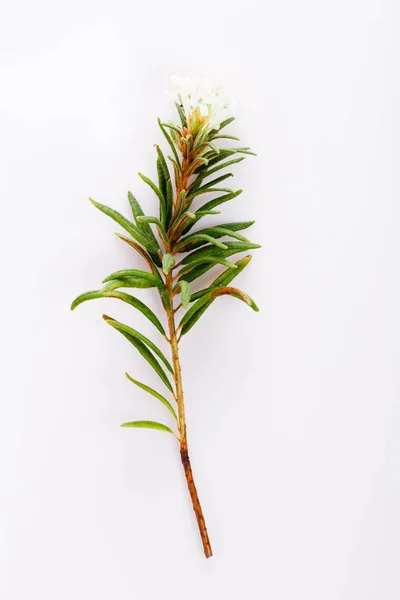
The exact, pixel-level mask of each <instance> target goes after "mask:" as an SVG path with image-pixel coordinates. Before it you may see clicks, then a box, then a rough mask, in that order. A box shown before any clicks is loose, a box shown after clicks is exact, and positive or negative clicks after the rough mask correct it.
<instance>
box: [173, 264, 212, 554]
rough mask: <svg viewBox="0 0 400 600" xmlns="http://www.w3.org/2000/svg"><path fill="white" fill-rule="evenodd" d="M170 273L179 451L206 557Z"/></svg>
mask: <svg viewBox="0 0 400 600" xmlns="http://www.w3.org/2000/svg"><path fill="white" fill-rule="evenodd" d="M172 286H173V281H172V275H171V273H169V274H168V275H167V276H166V288H167V294H168V297H169V299H170V303H171V309H170V310H168V311H167V316H168V329H169V338H170V345H171V352H172V364H173V367H174V380H175V389H176V400H177V403H178V427H179V441H180V452H181V460H182V465H183V469H184V471H185V476H186V480H187V484H188V488H189V493H190V497H191V499H192V504H193V510H194V512H195V515H196V519H197V524H198V526H199V531H200V536H201V541H202V543H203V549H204V554H205V556H206V558H210V556H212V550H211V544H210V540H209V538H208V533H207V527H206V522H205V520H204V515H203V511H202V508H201V505H200V500H199V497H198V494H197V489H196V486H195V483H194V479H193V472H192V467H191V464H190V459H189V453H188V443H187V434H186V415H185V403H184V398H183V387H182V370H181V365H180V361H179V350H178V338H177V333H176V326H175V313H174V308H173V292H172Z"/></svg>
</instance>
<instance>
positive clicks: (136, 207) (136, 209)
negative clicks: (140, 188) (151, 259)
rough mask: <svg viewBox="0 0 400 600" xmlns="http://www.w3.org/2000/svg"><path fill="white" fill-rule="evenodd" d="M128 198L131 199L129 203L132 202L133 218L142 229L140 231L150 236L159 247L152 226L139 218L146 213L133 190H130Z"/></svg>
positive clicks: (153, 243) (150, 239) (152, 241)
mask: <svg viewBox="0 0 400 600" xmlns="http://www.w3.org/2000/svg"><path fill="white" fill-rule="evenodd" d="M128 200H129V204H130V207H131V210H132V214H133V218H134V219H135V222H136V225H137V227H138V229H140V231H141V232H142V233H143V235H144V236H146V237H147V238H149V241H150V243H151V244H152V245H153V246H154V247H157V248H158V242H157V239H156V237H155V235H154V233H153V232H152V230H151V227H150V226H149V225H147V224H146V223H142V222H141V221H140V219H139V217H141V216H143V215H144V212H143V210H142V208H141V206H140V204H139V202H138V201H137V200H136V198H135V196H134V195H133V194H132V192H128Z"/></svg>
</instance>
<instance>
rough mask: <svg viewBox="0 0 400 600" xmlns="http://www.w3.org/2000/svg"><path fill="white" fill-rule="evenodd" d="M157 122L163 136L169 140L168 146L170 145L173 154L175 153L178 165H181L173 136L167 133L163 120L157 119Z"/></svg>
mask: <svg viewBox="0 0 400 600" xmlns="http://www.w3.org/2000/svg"><path fill="white" fill-rule="evenodd" d="M157 122H158V125H159V127H160V129H161V131H162V132H163V134H164V137H165V139H166V140H167V142H168V144H169V146H170V148H171V150H172V152H173V153H174V156H175V160H176V162H177V163H178V165H179V156H178V153H177V151H176V148H175V144H174V142H173V141H172V139H171V136H170V135H169V134H168V133H167V131H166V130H165V127H164V126H163V124H162V123H161V119H157Z"/></svg>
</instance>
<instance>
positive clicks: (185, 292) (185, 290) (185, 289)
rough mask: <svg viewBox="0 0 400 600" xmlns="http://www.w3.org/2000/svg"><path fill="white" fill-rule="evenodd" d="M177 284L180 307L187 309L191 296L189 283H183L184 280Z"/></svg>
mask: <svg viewBox="0 0 400 600" xmlns="http://www.w3.org/2000/svg"><path fill="white" fill-rule="evenodd" d="M179 283H180V286H181V299H182V306H183V308H187V307H188V306H189V302H190V294H191V291H190V283H189V282H188V281H185V280H184V279H182V280H181V281H180V282H179Z"/></svg>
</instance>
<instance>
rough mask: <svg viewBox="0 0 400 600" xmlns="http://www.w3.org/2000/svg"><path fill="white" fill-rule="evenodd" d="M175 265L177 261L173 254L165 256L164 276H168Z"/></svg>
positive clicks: (163, 262) (163, 261)
mask: <svg viewBox="0 0 400 600" xmlns="http://www.w3.org/2000/svg"><path fill="white" fill-rule="evenodd" d="M174 265H175V259H174V257H173V256H172V254H164V256H163V259H162V270H163V273H164V275H168V273H170V272H171V269H172V267H173V266H174Z"/></svg>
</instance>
